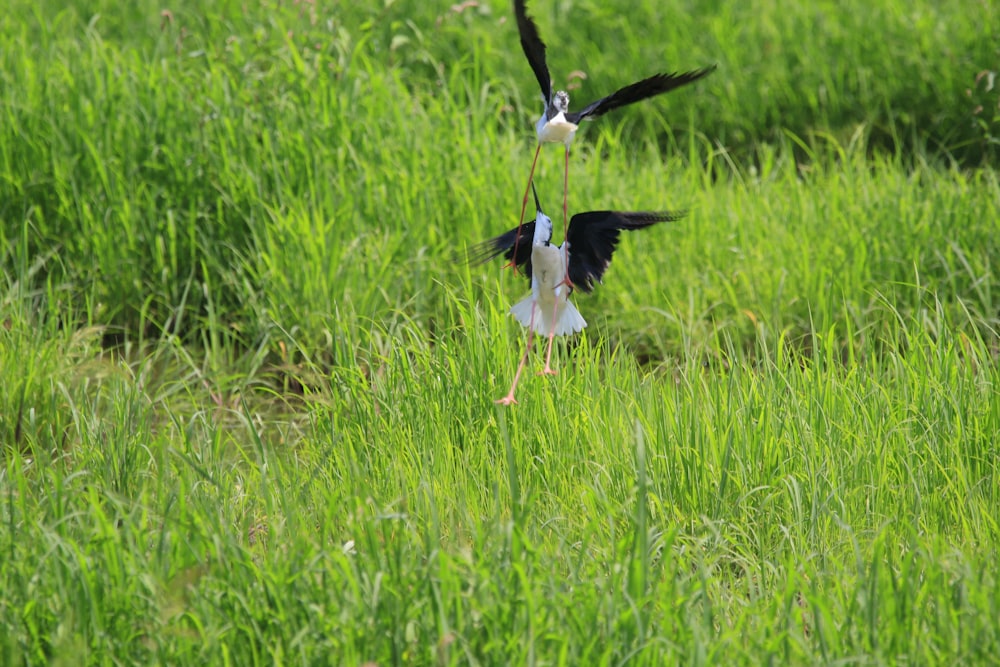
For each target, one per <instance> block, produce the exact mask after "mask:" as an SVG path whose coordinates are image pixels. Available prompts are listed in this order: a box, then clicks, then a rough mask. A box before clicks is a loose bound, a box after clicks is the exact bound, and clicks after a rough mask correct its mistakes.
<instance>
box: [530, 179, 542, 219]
mask: <svg viewBox="0 0 1000 667" xmlns="http://www.w3.org/2000/svg"><path fill="white" fill-rule="evenodd" d="M531 194H533V195H535V210H536V211H538V212H539V213H543V211H542V205H541V204H539V203H538V191H537V190H535V179H531Z"/></svg>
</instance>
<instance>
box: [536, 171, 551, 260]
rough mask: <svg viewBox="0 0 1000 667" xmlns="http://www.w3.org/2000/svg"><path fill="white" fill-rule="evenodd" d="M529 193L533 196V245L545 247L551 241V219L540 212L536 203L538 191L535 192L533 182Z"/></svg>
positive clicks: (539, 204)
mask: <svg viewBox="0 0 1000 667" xmlns="http://www.w3.org/2000/svg"><path fill="white" fill-rule="evenodd" d="M531 192H532V194H533V195H535V211H537V212H536V213H535V237H534V239H533V241H534V244H535V245H546V244H548V242H549V241H551V240H552V218H550V217H549V216H547V215H545V213H543V212H542V205H541V203H539V201H538V191H537V190H535V182H534V181H532V182H531Z"/></svg>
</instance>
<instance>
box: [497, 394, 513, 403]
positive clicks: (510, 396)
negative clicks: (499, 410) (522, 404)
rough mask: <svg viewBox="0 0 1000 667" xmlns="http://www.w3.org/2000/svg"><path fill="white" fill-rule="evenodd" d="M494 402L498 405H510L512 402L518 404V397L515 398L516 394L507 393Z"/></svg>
mask: <svg viewBox="0 0 1000 667" xmlns="http://www.w3.org/2000/svg"><path fill="white" fill-rule="evenodd" d="M493 402H494V403H496V404H497V405H510V404H511V403H514V404H517V399H515V398H514V394H507V395H506V396H504V397H503V398H498V399H497V400H495V401H493Z"/></svg>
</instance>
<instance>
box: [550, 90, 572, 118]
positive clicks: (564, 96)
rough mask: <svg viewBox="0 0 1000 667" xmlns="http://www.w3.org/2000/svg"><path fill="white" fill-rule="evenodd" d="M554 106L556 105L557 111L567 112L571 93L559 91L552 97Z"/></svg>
mask: <svg viewBox="0 0 1000 667" xmlns="http://www.w3.org/2000/svg"><path fill="white" fill-rule="evenodd" d="M552 106H553V107H555V110H556V113H558V112H560V111H561V112H562V113H566V112H568V111H569V93H567V92H566V91H565V90H560V91H557V92H556V94H555V95H553V97H552Z"/></svg>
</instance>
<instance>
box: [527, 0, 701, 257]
mask: <svg viewBox="0 0 1000 667" xmlns="http://www.w3.org/2000/svg"><path fill="white" fill-rule="evenodd" d="M514 16H515V17H516V19H517V30H518V32H519V33H520V35H521V48H522V49H524V55H525V56H526V57H527V59H528V64H529V65H530V66H531V69H532V70H533V71H534V73H535V78H537V79H538V85H539V86H540V87H541V91H542V99H543V100H544V102H545V111H544V112H543V113H542V116H541V118H539V119H538V122H537V123H536V124H535V133H536V135H537V136H538V144H537V146H536V147H535V157H534V159H533V160H532V162H531V171H530V172H529V174H528V185H526V186H525V188H524V198H523V199H522V201H521V214H520V216H519V217H518V221H519V222H520V221H523V220H524V211H525V209H526V208H527V206H528V190H529V189H530V188H531V182H532V179H533V178H534V175H535V165H536V164H537V162H538V153H539V151H540V150H541V148H542V144H544V143H562V144H563V145H564V146H565V147H566V153H565V155H566V158H565V167H564V171H563V234H567V233H568V232H567V217H568V212H567V211H568V204H567V199H568V197H569V147H570V144H571V143H572V142H573V137H574V136H575V135H576V131H577V129H578V127H579V125H580V123H582V122H583V121H585V120H593V119H595V118H597V117H599V116H602V115H604V114H606V113H607V112H609V111H613V110H614V109H618V108H621V107H624V106H628V105H629V104H634V103H635V102H639V101H642V100H645V99H648V98H650V97H654V96H656V95H661V94H663V93H667V92H670V91H671V90H674V89H675V88H679V87H681V86H683V85H685V84H688V83H691V82H693V81H697V80H698V79H700V78H702V77H704V76H707V75H708V74H711V73H712V72H714V71H715V65H712V66H710V67H704V68H702V69H697V70H693V71H690V72H681V73H664V74H656V75H654V76H651V77H649V78H646V79H643V80H642V81H638V82H636V83H633V84H631V85H628V86H625V87H624V88H621V89H619V90H616V91H615V92H613V93H611V94H610V95H608V96H607V97H602V98H601V99H599V100H597V101H596V102H591V103H590V104H588V105H586V106H585V107H583V108H582V109H581V110H580V111H573V112H571V111H570V110H569V95H568V94H567V93H566V92H565V91H562V90H560V91H557V92H555V93H553V92H552V77H551V75H550V74H549V68H548V65H547V64H546V61H545V42H543V41H542V39H541V37H539V36H538V27H537V26H536V25H535V22H534V21H533V20H532V18H531V17H530V16H528V13H527V10H526V8H525V5H524V0H514ZM519 238H520V234H518V238H515V241H514V243H515V245H517V244H518V241H519Z"/></svg>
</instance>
